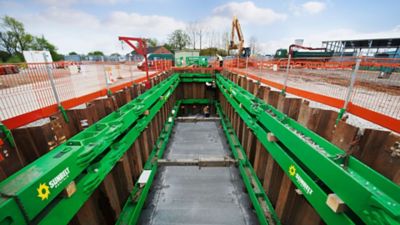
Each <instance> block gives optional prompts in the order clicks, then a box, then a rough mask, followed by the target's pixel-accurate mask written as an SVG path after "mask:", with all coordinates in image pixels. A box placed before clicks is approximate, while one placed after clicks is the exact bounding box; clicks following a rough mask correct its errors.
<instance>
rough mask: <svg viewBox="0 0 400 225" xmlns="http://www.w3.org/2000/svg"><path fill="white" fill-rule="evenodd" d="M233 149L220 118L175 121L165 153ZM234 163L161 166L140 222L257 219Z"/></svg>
mask: <svg viewBox="0 0 400 225" xmlns="http://www.w3.org/2000/svg"><path fill="white" fill-rule="evenodd" d="M226 155H230V151H229V147H228V146H227V144H226V139H225V136H224V133H223V131H222V128H220V124H219V122H215V121H214V122H177V123H176V125H175V128H174V133H173V135H172V138H171V140H170V143H169V146H168V148H167V151H166V153H165V157H164V158H167V159H193V158H198V157H214V156H219V157H223V156H226ZM244 190H245V188H244V185H243V182H242V180H241V177H240V174H239V171H238V169H237V168H236V167H233V166H232V167H219V168H201V169H199V168H198V167H193V166H192V167H188V166H185V167H183V166H181V167H177V166H169V167H160V170H159V172H158V175H157V177H156V180H155V182H154V183H153V186H152V188H151V192H150V194H149V197H148V199H147V202H146V205H145V207H144V209H143V211H142V215H141V218H140V219H139V224H143V225H144V224H146V225H147V224H149V225H161V224H162V225H170V224H171V225H172V224H174V225H179V224H187V225H192V224H193V225H194V224H229V225H241V224H252V225H253V224H258V222H257V219H256V216H255V214H254V213H253V211H252V209H251V203H250V200H249V199H248V197H247V195H246V193H245V192H244Z"/></svg>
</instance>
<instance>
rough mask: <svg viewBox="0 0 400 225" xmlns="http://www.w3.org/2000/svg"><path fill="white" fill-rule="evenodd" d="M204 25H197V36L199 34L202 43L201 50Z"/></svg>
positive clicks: (201, 43)
mask: <svg viewBox="0 0 400 225" xmlns="http://www.w3.org/2000/svg"><path fill="white" fill-rule="evenodd" d="M203 29H204V28H203V27H202V26H201V25H198V26H197V36H199V43H200V50H201V46H202V45H203V34H204V32H203Z"/></svg>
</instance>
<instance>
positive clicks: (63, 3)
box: [35, 0, 129, 6]
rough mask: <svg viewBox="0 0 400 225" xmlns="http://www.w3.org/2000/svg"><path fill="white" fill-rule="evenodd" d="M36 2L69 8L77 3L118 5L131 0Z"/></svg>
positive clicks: (49, 0)
mask: <svg viewBox="0 0 400 225" xmlns="http://www.w3.org/2000/svg"><path fill="white" fill-rule="evenodd" d="M35 1H36V2H38V3H40V4H43V5H48V6H69V5H73V4H77V3H87V4H103V5H106V4H117V3H121V2H128V1H129V0H35Z"/></svg>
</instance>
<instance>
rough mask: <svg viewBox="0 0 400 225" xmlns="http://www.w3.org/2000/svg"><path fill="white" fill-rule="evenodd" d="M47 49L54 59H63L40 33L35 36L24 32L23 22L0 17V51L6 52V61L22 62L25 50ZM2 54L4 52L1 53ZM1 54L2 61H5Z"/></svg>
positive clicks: (8, 17)
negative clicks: (39, 35) (38, 35)
mask: <svg viewBox="0 0 400 225" xmlns="http://www.w3.org/2000/svg"><path fill="white" fill-rule="evenodd" d="M29 49H32V50H48V51H49V52H50V54H51V56H52V58H53V60H54V61H58V60H61V59H63V56H62V55H60V54H58V53H57V48H56V47H55V46H54V45H53V44H51V43H50V42H49V41H48V40H47V39H45V38H44V36H43V35H42V36H41V37H35V36H33V35H31V34H28V33H26V32H25V27H24V24H22V23H21V22H19V21H17V20H16V19H14V18H12V17H10V16H4V17H2V18H1V19H0V51H1V50H3V51H5V52H7V53H8V57H7V62H11V61H12V62H22V61H24V57H23V55H22V52H23V51H25V50H29ZM3 56H4V54H3ZM3 56H2V59H1V60H2V61H5V60H4V59H3Z"/></svg>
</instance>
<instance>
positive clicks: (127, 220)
mask: <svg viewBox="0 0 400 225" xmlns="http://www.w3.org/2000/svg"><path fill="white" fill-rule="evenodd" d="M180 105H181V101H177V102H176V104H175V106H174V107H173V109H172V110H171V112H170V114H169V116H168V120H167V121H166V123H165V125H164V127H163V130H162V132H161V134H160V137H159V138H158V139H157V142H156V144H155V146H154V148H153V150H152V151H151V154H150V156H149V158H148V159H147V161H146V163H145V165H144V167H143V170H147V171H150V175H149V179H148V180H147V182H146V184H144V186H141V185H140V184H139V183H136V184H135V187H134V188H133V190H132V192H131V194H130V196H129V199H128V201H127V202H126V203H125V206H124V208H123V210H122V212H121V214H120V216H119V218H118V221H117V224H119V225H122V224H123V225H128V224H136V223H137V221H138V219H139V217H140V213H141V212H142V208H143V205H144V203H145V201H146V198H147V195H148V193H149V190H150V187H151V185H152V183H153V180H154V176H155V175H156V173H157V159H161V158H162V157H163V154H164V151H165V149H166V147H167V144H168V140H169V138H170V136H171V133H172V128H173V127H174V123H175V122H174V121H175V118H176V116H177V115H178V110H179V107H180Z"/></svg>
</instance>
